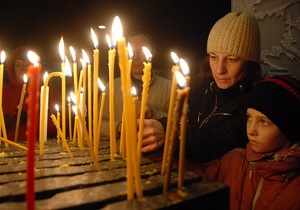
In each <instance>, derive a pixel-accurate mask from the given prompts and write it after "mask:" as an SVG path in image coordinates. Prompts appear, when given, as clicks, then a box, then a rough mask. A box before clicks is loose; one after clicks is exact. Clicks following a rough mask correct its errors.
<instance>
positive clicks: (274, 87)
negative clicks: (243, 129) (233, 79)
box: [247, 76, 300, 143]
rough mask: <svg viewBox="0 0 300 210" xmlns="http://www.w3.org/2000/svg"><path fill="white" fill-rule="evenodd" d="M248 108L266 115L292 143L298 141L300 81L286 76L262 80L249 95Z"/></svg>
mask: <svg viewBox="0 0 300 210" xmlns="http://www.w3.org/2000/svg"><path fill="white" fill-rule="evenodd" d="M247 107H248V108H253V109H256V110H258V111H260V112H261V113H263V114H264V115H266V116H267V117H268V118H269V119H270V120H272V122H273V123H275V124H276V125H277V127H278V128H279V129H280V130H281V132H282V133H283V134H284V135H285V136H286V137H287V138H288V139H289V140H291V141H292V142H293V143H294V142H296V141H298V140H299V139H300V131H299V129H300V81H299V80H297V79H295V78H292V77H287V76H277V77H270V78H267V79H264V80H263V81H262V82H261V83H260V84H259V85H258V86H257V87H256V88H255V89H254V90H253V91H252V93H251V94H250V96H249V100H248V105H247Z"/></svg>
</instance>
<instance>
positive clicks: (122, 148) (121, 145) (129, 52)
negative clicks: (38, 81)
mask: <svg viewBox="0 0 300 210" xmlns="http://www.w3.org/2000/svg"><path fill="white" fill-rule="evenodd" d="M127 48H128V55H129V60H128V72H131V67H132V58H133V50H132V47H131V45H130V43H128V47H127ZM121 73H122V72H121ZM123 77H124V76H123ZM121 88H122V90H123V84H121ZM123 110H125V107H124V104H123ZM133 113H136V112H134V111H133ZM122 122H125V111H123V113H122ZM121 126H122V127H121V136H120V153H121V154H122V157H123V158H125V157H126V153H125V151H126V150H124V149H125V123H122V125H121Z"/></svg>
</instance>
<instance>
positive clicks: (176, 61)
mask: <svg viewBox="0 0 300 210" xmlns="http://www.w3.org/2000/svg"><path fill="white" fill-rule="evenodd" d="M171 57H172V59H173V61H174V63H175V64H178V63H179V58H178V56H177V55H176V53H174V52H171Z"/></svg>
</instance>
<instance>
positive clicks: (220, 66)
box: [216, 60, 227, 74]
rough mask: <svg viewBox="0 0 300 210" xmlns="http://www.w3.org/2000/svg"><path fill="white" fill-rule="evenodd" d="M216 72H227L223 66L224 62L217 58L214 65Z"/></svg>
mask: <svg viewBox="0 0 300 210" xmlns="http://www.w3.org/2000/svg"><path fill="white" fill-rule="evenodd" d="M216 68H217V69H216V72H217V74H224V73H226V72H227V70H226V68H225V65H224V62H223V61H222V60H219V61H218V64H217V66H216Z"/></svg>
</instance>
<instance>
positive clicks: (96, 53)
mask: <svg viewBox="0 0 300 210" xmlns="http://www.w3.org/2000/svg"><path fill="white" fill-rule="evenodd" d="M91 34H92V39H93V43H94V47H95V49H94V77H93V78H94V82H93V85H94V86H93V87H94V91H93V108H94V109H93V116H94V117H93V118H94V121H93V128H94V132H93V133H94V135H93V137H94V138H93V141H94V148H95V144H96V142H97V141H98V140H99V139H97V127H98V126H97V123H98V122H97V120H96V119H97V117H98V100H99V99H98V74H99V49H98V45H99V42H98V39H97V36H96V34H95V32H94V30H93V29H92V28H91ZM97 152H98V151H97Z"/></svg>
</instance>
